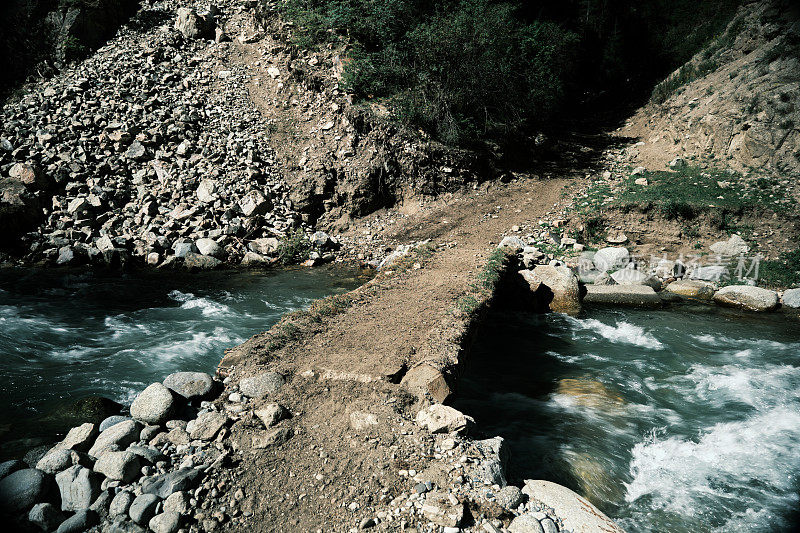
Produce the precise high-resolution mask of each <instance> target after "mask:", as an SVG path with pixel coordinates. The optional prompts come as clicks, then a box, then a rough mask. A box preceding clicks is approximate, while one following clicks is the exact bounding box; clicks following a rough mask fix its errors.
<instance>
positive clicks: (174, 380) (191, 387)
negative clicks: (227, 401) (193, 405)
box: [164, 372, 214, 400]
mask: <svg viewBox="0 0 800 533" xmlns="http://www.w3.org/2000/svg"><path fill="white" fill-rule="evenodd" d="M164 386H165V387H167V388H168V389H169V390H171V391H172V392H174V393H175V394H179V395H181V396H183V397H184V398H186V399H187V400H195V399H203V398H206V397H207V396H208V395H209V394H211V392H212V391H213V390H214V379H213V378H212V377H211V376H210V375H209V374H206V373H205V372H175V373H174V374H170V375H169V376H167V377H166V379H164Z"/></svg>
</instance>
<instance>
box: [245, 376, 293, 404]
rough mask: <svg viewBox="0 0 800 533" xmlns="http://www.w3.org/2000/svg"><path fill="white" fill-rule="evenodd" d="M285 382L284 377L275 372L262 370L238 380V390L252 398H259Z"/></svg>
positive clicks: (275, 390)
mask: <svg viewBox="0 0 800 533" xmlns="http://www.w3.org/2000/svg"><path fill="white" fill-rule="evenodd" d="M284 383H286V380H285V379H284V377H283V376H282V375H280V374H278V373H277V372H264V373H263V374H259V375H257V376H253V377H249V378H244V379H243V380H242V381H240V382H239V392H241V393H242V394H244V395H245V396H247V397H248V398H252V399H254V400H260V399H262V398H264V397H266V396H269V395H270V394H275V393H276V392H278V389H280V388H281V387H282V386H283V384H284Z"/></svg>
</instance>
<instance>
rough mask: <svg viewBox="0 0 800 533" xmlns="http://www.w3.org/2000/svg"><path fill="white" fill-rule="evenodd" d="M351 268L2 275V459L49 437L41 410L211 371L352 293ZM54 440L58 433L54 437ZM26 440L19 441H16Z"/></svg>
mask: <svg viewBox="0 0 800 533" xmlns="http://www.w3.org/2000/svg"><path fill="white" fill-rule="evenodd" d="M364 281H365V280H364V278H363V277H361V276H360V272H359V271H356V270H351V269H344V268H335V267H320V268H315V269H298V270H284V271H277V272H273V273H268V274H263V273H253V272H238V273H230V272H209V273H200V274H194V275H186V274H183V275H181V274H174V273H166V272H158V273H149V274H144V273H131V274H125V275H120V274H92V273H80V274H70V273H65V272H64V271H45V270H5V271H0V405H2V406H3V409H0V442H2V443H3V452H4V453H3V455H6V456H8V455H9V453H8V452H13V451H18V450H17V449H16V448H20V449H23V448H24V446H26V445H30V444H34V443H35V442H36V440H23V441H19V440H18V439H20V438H22V437H26V438H29V437H32V436H36V434H37V429H41V431H40V432H39V433H40V435H39V436H47V432H48V431H52V429H51V428H50V427H49V426H47V425H42V424H40V423H38V422H37V420H38V419H39V417H41V415H42V414H44V413H47V412H49V411H52V410H54V409H58V408H59V406H62V405H64V404H65V403H68V402H69V401H70V400H74V399H78V398H81V397H85V396H88V395H100V396H104V397H107V398H111V399H112V400H115V401H117V402H120V403H123V404H125V403H129V402H130V401H132V399H133V397H134V396H135V395H136V393H138V392H139V391H140V390H142V389H143V388H144V387H145V386H147V385H148V384H150V383H152V382H154V381H161V380H162V379H163V378H164V377H165V376H166V375H167V374H170V373H172V372H175V371H179V370H198V371H205V372H209V373H213V372H214V369H215V368H216V365H217V363H219V360H220V359H221V358H222V354H223V352H224V350H225V349H226V348H229V347H232V346H234V345H236V344H238V343H240V342H242V341H244V340H245V339H247V338H248V337H250V336H251V335H254V334H256V333H258V332H261V331H264V330H266V329H269V327H270V326H271V325H272V324H274V323H275V322H276V321H277V320H278V319H279V318H280V316H281V315H283V314H284V313H286V312H287V311H291V310H294V309H298V308H301V307H304V306H307V305H308V304H309V303H310V302H311V301H312V300H314V299H316V298H320V297H323V296H327V295H329V294H333V293H337V292H344V291H346V290H348V289H352V288H354V287H356V286H358V285H360V284H361V283H363V282H364ZM50 436H51V437H52V435H50ZM15 439H16V440H18V445H17V446H15V444H14V442H13V441H14V440H15Z"/></svg>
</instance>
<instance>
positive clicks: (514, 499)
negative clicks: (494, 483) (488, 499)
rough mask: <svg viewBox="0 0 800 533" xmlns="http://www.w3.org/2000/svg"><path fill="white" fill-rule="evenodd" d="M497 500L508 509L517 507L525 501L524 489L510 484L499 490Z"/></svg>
mask: <svg viewBox="0 0 800 533" xmlns="http://www.w3.org/2000/svg"><path fill="white" fill-rule="evenodd" d="M496 501H497V503H498V504H499V505H502V506H503V507H505V508H506V509H516V508H517V507H519V506H520V504H521V503H522V501H523V496H522V490H520V489H519V488H518V487H515V486H514V485H508V486H506V487H503V488H502V489H500V490H499V491H497V495H496Z"/></svg>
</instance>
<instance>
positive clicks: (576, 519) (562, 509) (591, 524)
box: [522, 479, 624, 533]
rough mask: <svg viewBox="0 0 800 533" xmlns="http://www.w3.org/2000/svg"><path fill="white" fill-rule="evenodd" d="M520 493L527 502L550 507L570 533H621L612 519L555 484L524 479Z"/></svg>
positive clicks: (576, 495) (583, 499)
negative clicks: (526, 498)
mask: <svg viewBox="0 0 800 533" xmlns="http://www.w3.org/2000/svg"><path fill="white" fill-rule="evenodd" d="M522 493H523V494H526V495H527V496H528V498H529V499H530V501H531V502H536V503H539V504H542V505H544V506H545V507H550V508H551V509H553V511H554V512H555V515H556V516H558V517H559V518H561V520H562V522H563V524H564V529H566V530H569V531H572V532H573V533H596V532H598V531H603V532H605V533H624V531H623V530H622V528H620V527H619V526H618V525H617V524H616V523H614V521H613V520H611V519H610V518H609V517H607V516H606V515H605V514H603V512H602V511H601V510H600V509H598V508H597V507H595V506H594V505H592V503H591V502H590V501H589V500H587V499H586V498H584V497H582V496H580V495H578V494H576V493H575V492H573V491H571V490H569V489H568V488H566V487H562V486H561V485H559V484H557V483H552V482H550V481H543V480H530V479H529V480H526V481H525V487H524V488H523V489H522Z"/></svg>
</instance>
